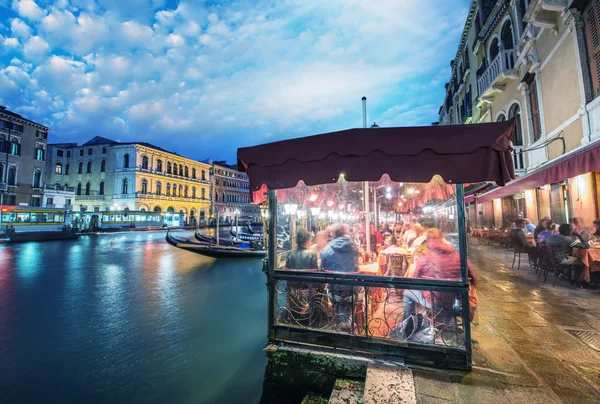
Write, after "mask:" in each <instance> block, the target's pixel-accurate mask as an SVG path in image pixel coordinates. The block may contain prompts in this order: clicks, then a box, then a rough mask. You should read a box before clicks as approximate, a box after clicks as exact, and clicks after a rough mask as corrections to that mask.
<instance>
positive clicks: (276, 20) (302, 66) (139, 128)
mask: <svg viewBox="0 0 600 404" xmlns="http://www.w3.org/2000/svg"><path fill="white" fill-rule="evenodd" d="M469 3H470V1H469V0H378V1H371V0H360V1H359V0H326V1H323V0H239V1H209V0H54V1H50V0H0V105H4V106H6V107H7V108H8V109H9V110H12V111H14V112H17V113H19V114H21V115H23V116H24V117H25V118H28V119H31V120H33V121H36V122H38V123H41V124H43V125H46V126H49V127H50V128H51V132H50V135H49V142H50V143H59V142H77V143H84V142H85V141H87V140H89V139H91V138H92V137H94V136H104V137H107V138H110V139H114V140H118V141H144V142H150V143H153V144H155V145H157V146H160V147H162V148H165V149H167V150H171V151H174V152H176V153H179V154H181V155H184V156H186V157H191V158H194V159H198V160H204V159H209V158H211V159H214V160H221V159H225V160H229V161H230V162H234V161H235V156H236V150H237V148H238V147H244V146H252V145H256V144H261V143H267V142H272V141H276V140H282V139H288V138H293V137H300V136H306V135H313V134H319V133H325V132H331V131H336V130H344V129H349V128H355V127H361V126H362V107H361V98H362V97H363V96H366V97H367V109H368V120H369V125H371V124H372V123H373V122H377V124H378V125H380V126H382V127H386V126H388V127H389V126H415V125H430V124H431V123H432V122H434V121H437V119H438V109H439V106H440V105H441V104H442V103H443V99H444V94H445V90H444V83H445V82H447V81H448V80H449V78H450V73H451V72H450V60H452V59H454V57H455V55H456V50H457V46H458V41H459V39H460V35H461V33H462V29H463V26H464V22H465V18H466V15H467V11H468V7H469Z"/></svg>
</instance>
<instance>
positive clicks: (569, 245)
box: [544, 223, 590, 268]
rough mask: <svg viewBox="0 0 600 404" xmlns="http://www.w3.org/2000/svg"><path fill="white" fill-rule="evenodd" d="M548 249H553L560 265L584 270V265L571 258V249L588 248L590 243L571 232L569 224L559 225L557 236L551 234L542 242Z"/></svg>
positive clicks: (578, 260) (577, 259) (575, 258)
mask: <svg viewBox="0 0 600 404" xmlns="http://www.w3.org/2000/svg"><path fill="white" fill-rule="evenodd" d="M544 242H545V244H546V245H547V246H549V247H554V257H555V259H556V262H557V263H558V264H560V265H565V266H575V267H580V268H584V267H585V264H584V263H583V262H582V261H581V260H580V259H579V258H577V257H573V256H572V253H573V248H590V243H588V241H587V240H586V239H585V238H584V237H583V236H582V235H581V234H579V233H577V232H573V228H572V227H571V225H570V224H567V223H565V224H561V225H560V227H559V228H558V234H553V235H551V236H549V237H548V238H546V240H545V241H544Z"/></svg>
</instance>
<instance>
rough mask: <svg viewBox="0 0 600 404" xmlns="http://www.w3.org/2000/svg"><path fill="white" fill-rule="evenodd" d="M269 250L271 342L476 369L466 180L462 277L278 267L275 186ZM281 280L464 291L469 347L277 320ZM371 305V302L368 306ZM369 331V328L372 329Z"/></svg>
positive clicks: (461, 210) (460, 205)
mask: <svg viewBox="0 0 600 404" xmlns="http://www.w3.org/2000/svg"><path fill="white" fill-rule="evenodd" d="M268 196H269V223H268V231H269V234H268V254H267V260H266V262H265V267H264V271H265V273H266V275H267V288H268V322H267V323H268V328H269V330H268V339H269V343H272V344H278V343H298V344H307V345H319V346H326V347H333V348H340V349H348V350H359V351H362V352H368V353H372V354H377V355H391V356H401V357H403V358H404V360H405V361H406V362H407V363H412V364H419V365H429V366H432V365H433V366H437V367H444V368H454V369H470V368H471V355H472V350H471V327H470V309H469V284H468V267H467V233H466V222H465V220H466V218H465V205H464V189H463V185H462V184H457V185H456V200H457V219H458V241H459V250H460V251H459V254H460V266H461V280H460V281H444V280H439V281H438V280H431V279H416V278H394V277H389V276H385V277H384V276H372V275H362V274H355V273H346V274H342V273H331V272H311V271H293V272H289V271H285V272H284V271H280V270H276V269H275V263H276V260H277V251H276V247H277V234H276V229H277V195H276V192H275V191H273V190H270V191H269V193H268ZM278 281H304V282H315V283H328V282H330V283H335V284H346V285H355V286H357V287H360V286H362V287H382V288H396V289H415V290H430V291H440V292H455V293H460V296H461V299H462V302H463V303H462V310H461V314H462V315H461V318H462V327H463V332H464V347H451V346H441V345H433V344H431V345H430V344H421V343H415V342H409V341H394V340H390V339H383V338H378V337H370V336H368V335H366V336H361V335H351V334H342V333H336V332H331V331H325V330H316V329H308V328H302V327H294V326H287V325H281V324H277V323H276V315H277V313H276V312H275V305H276V299H277V296H276V291H275V289H276V284H277V282H278ZM367 306H368V305H367ZM367 334H368V333H367Z"/></svg>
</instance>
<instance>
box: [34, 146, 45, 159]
mask: <svg viewBox="0 0 600 404" xmlns="http://www.w3.org/2000/svg"><path fill="white" fill-rule="evenodd" d="M45 154H46V151H45V150H44V148H43V147H42V146H39V145H38V146H37V147H36V148H35V159H36V160H38V161H44V158H45V157H46V156H45Z"/></svg>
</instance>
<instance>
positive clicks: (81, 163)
mask: <svg viewBox="0 0 600 404" xmlns="http://www.w3.org/2000/svg"><path fill="white" fill-rule="evenodd" d="M77 174H83V162H81V161H80V162H79V168H78V169H77Z"/></svg>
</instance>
